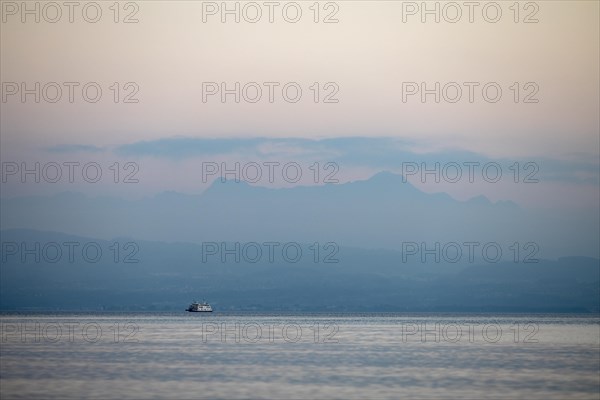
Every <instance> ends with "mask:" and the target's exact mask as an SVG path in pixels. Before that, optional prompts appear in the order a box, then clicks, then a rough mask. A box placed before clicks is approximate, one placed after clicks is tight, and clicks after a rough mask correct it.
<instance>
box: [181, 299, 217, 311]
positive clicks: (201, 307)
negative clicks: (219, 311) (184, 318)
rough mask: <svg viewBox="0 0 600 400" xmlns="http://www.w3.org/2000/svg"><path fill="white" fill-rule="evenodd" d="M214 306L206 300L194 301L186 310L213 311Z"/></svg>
mask: <svg viewBox="0 0 600 400" xmlns="http://www.w3.org/2000/svg"><path fill="white" fill-rule="evenodd" d="M212 310H213V309H212V307H211V306H210V304H208V303H207V302H206V301H202V303H198V302H197V301H194V302H193V303H192V304H190V306H189V307H188V308H186V310H185V311H189V312H212Z"/></svg>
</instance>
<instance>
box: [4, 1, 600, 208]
mask: <svg viewBox="0 0 600 400" xmlns="http://www.w3.org/2000/svg"><path fill="white" fill-rule="evenodd" d="M28 4H29V7H31V8H33V7H34V2H31V3H28ZM45 4H47V3H44V2H42V3H40V6H39V7H40V22H39V23H36V22H35V21H34V19H35V15H27V14H26V15H22V14H23V13H22V11H23V10H22V9H21V3H20V2H6V1H3V2H2V18H3V19H2V24H1V30H2V31H1V39H0V43H1V53H2V54H1V56H2V57H1V61H0V63H1V64H0V66H1V80H2V83H3V88H2V89H3V92H2V96H3V102H2V103H1V107H2V109H1V113H2V115H1V117H2V118H1V125H0V128H1V143H2V150H1V155H2V159H3V160H10V161H22V160H25V161H33V160H42V161H43V160H46V161H47V160H53V159H57V160H58V159H59V155H58V154H61V156H60V157H62V158H60V160H62V161H64V159H65V157H67V158H68V157H71V158H72V157H75V155H78V157H80V158H81V157H84V158H87V159H90V157H91V158H94V159H101V158H102V159H105V160H108V161H106V163H107V165H110V162H111V161H110V160H111V159H115V158H116V157H123V156H124V154H126V155H127V156H128V157H130V158H131V157H140V158H139V159H138V158H136V160H142V161H143V163H144V168H143V171H142V172H145V173H146V176H147V177H150V178H148V179H147V180H146V182H149V181H152V178H154V183H153V185H152V187H151V188H146V189H147V191H149V192H159V191H161V190H167V189H169V190H171V189H174V190H180V191H188V192H193V191H198V190H199V189H200V188H201V187H202V185H198V182H197V179H195V177H196V176H195V175H186V174H185V173H181V174H178V175H177V176H176V177H174V176H173V174H172V171H174V170H178V169H177V168H179V167H181V165H182V164H181V163H183V162H188V163H193V162H195V164H190V165H193V166H195V167H190V165H188V166H187V168H188V169H185V170H184V171H189V170H190V169H189V168H196V169H195V171H196V172H197V168H198V162H199V161H201V160H202V157H208V156H210V157H212V158H214V157H215V156H219V155H220V156H221V159H223V160H225V159H227V160H235V159H236V157H238V159H242V158H244V157H245V158H246V159H248V157H249V156H248V154H245V153H244V150H243V149H242V150H240V149H237V150H235V151H234V150H231V149H228V150H227V151H225V152H219V151H214V152H212V153H211V152H208V153H206V152H204V153H202V152H196V153H194V152H193V151H192V155H193V156H194V157H196V160H195V161H190V158H189V157H190V155H189V154H188V155H187V156H186V157H181V154H180V153H179V151H180V147H181V142H177V141H176V140H175V142H172V141H168V140H167V141H166V142H165V141H164V139H169V140H172V139H170V138H174V137H180V138H205V139H206V138H211V139H218V138H257V137H263V138H312V139H322V138H336V137H362V138H382V137H385V138H388V139H389V140H391V141H392V142H394V141H397V142H398V143H403V145H402V146H401V149H400V150H397V149H396V150H397V151H396V150H394V151H396V153H394V151H391V153H389V154H386V155H385V157H387V158H388V159H387V161H386V162H378V161H377V159H378V157H379V154H382V153H381V152H377V151H375V152H374V153H372V154H371V155H370V157H369V159H368V160H365V158H364V154H361V153H360V152H359V151H358V149H360V146H357V147H353V148H351V149H348V148H344V149H338V150H336V151H334V150H335V149H333V150H332V149H331V148H329V149H327V151H323V149H322V146H320V145H319V144H318V143H310V142H309V143H308V144H307V143H302V144H298V143H297V142H294V141H290V142H285V143H275V144H274V143H269V142H264V143H261V144H260V146H259V147H258V149H259V150H260V151H259V153H255V152H254V150H256V149H254V150H253V152H251V153H250V155H256V154H259V155H262V156H265V157H271V158H272V157H281V158H286V159H290V158H294V157H296V158H298V157H299V156H298V155H302V157H303V159H306V160H307V162H308V160H310V157H309V156H310V155H311V154H317V158H318V159H319V160H337V161H339V160H342V161H343V162H345V167H346V168H345V169H342V171H341V172H340V176H341V177H342V178H344V179H345V180H352V179H359V178H366V177H368V176H369V175H371V174H373V173H375V172H377V171H378V170H381V169H387V170H392V171H395V172H400V169H399V165H400V164H401V162H402V161H404V160H406V158H407V154H412V153H414V154H417V155H418V154H422V153H424V152H425V153H427V152H433V153H431V154H430V155H427V156H426V157H425V158H427V159H428V160H430V161H432V162H434V161H435V160H436V157H438V158H439V157H442V158H443V159H446V160H448V159H449V157H450V158H451V157H453V156H454V157H462V158H461V159H463V160H464V159H465V158H464V154H465V153H464V152H471V153H466V154H471V157H473V156H474V155H476V156H477V157H481V159H487V158H490V159H491V158H494V159H497V160H499V159H501V160H508V161H506V163H505V165H510V163H512V162H514V161H528V160H530V161H538V162H540V163H541V165H543V166H544V168H545V169H542V171H541V174H542V176H546V177H549V176H550V177H551V178H548V180H546V181H545V183H546V185H545V186H542V185H538V186H536V189H535V190H536V192H535V193H531V191H532V190H533V189H531V188H530V189H524V188H523V187H513V188H512V190H507V189H506V188H502V189H501V188H500V186H499V185H497V186H488V188H487V189H486V190H480V189H476V190H474V189H473V187H466V188H463V189H461V190H460V191H457V189H456V185H454V186H450V187H444V186H441V185H438V186H436V187H435V188H433V189H432V188H429V189H428V190H431V191H440V190H448V191H449V192H450V193H451V194H453V195H454V196H455V197H458V198H468V197H470V196H473V195H476V194H480V193H484V194H486V195H488V196H490V198H492V199H495V200H501V199H513V200H515V201H518V202H521V203H524V204H530V205H531V204H536V203H538V204H545V201H544V200H545V199H551V201H552V202H555V203H556V204H563V205H564V204H568V205H570V206H573V205H576V206H580V205H585V206H594V205H595V204H597V201H598V172H597V165H598V157H599V129H600V128H599V125H598V124H599V121H598V109H599V108H600V104H599V84H600V82H599V48H600V43H599V37H600V33H599V29H598V27H599V22H598V13H599V3H598V2H597V1H568V2H566V1H565V2H562V1H538V2H520V3H519V4H518V7H517V8H514V4H513V2H496V3H493V2H480V3H478V5H477V6H476V7H475V8H474V9H473V10H471V11H472V18H473V22H469V18H470V15H469V13H470V9H469V8H468V7H466V6H464V5H463V2H457V3H452V2H450V3H449V2H439V3H436V2H428V3H427V4H428V7H430V9H433V8H434V7H436V4H437V5H438V7H439V10H440V22H439V23H436V22H435V15H432V14H423V13H422V12H421V11H422V10H420V7H421V2H416V3H412V2H392V1H337V2H329V3H327V2H321V3H319V7H318V9H319V15H318V18H317V19H318V20H319V22H318V23H315V22H314V19H315V17H316V15H315V7H314V5H313V2H310V1H300V2H296V3H293V2H279V3H278V5H276V6H274V8H273V14H272V17H273V22H272V23H270V22H269V8H268V7H267V6H265V5H264V4H263V2H257V3H252V4H250V5H248V4H249V3H248V2H242V3H239V5H238V7H239V9H240V22H239V23H236V22H235V21H234V18H235V15H232V14H230V15H224V16H223V15H221V11H222V10H221V8H222V3H221V2H216V3H211V2H201V1H178V2H177V1H176V2H166V1H148V2H131V3H125V2H121V3H120V9H119V15H118V18H117V19H118V20H119V22H118V23H115V22H114V18H115V13H114V9H111V8H109V7H111V6H112V5H113V3H112V2H98V4H99V7H100V9H101V12H102V14H101V16H100V18H99V21H98V22H96V23H89V22H87V21H86V19H85V18H87V19H88V20H93V19H94V18H95V15H96V14H95V12H96V10H95V9H94V8H93V7H88V8H87V9H86V13H85V15H84V13H83V8H84V7H83V5H84V4H87V3H81V4H82V5H81V6H80V7H78V8H75V9H74V10H73V22H72V23H70V22H69V10H68V8H66V7H64V6H62V8H61V13H62V15H61V18H60V19H59V18H58V17H57V14H56V9H55V8H52V7H46V8H44V5H45ZM58 4H62V3H58ZM255 4H258V6H259V8H260V11H261V13H262V14H261V18H260V19H259V20H258V22H256V23H251V22H248V21H247V20H248V19H254V18H257V14H256V10H257V8H256V7H255V6H254V5H255ZM456 4H458V6H459V8H460V12H461V17H460V18H458V14H456V12H457V10H458V9H457V8H456V7H455V5H456ZM227 7H229V8H230V9H233V8H234V7H236V2H227ZM311 7H312V8H311ZM415 7H417V8H419V9H417V8H415ZM510 7H513V8H510ZM284 8H285V9H286V12H285V13H284V12H283V9H284ZM298 8H299V9H300V10H301V12H302V14H301V17H300V19H299V21H298V22H296V23H291V22H288V21H286V18H287V19H288V20H293V19H294V18H296V10H297V9H298ZM498 8H499V9H500V11H501V15H500V16H499V17H498V18H496V15H497V14H496V11H497V9H498ZM484 9H485V10H486V11H485V12H484ZM516 9H518V15H516V13H515V12H516ZM127 16H129V18H130V19H137V20H138V22H137V23H123V20H124V19H125V18H126V17H127ZM84 17H85V18H84ZM222 17H225V18H226V22H225V23H223V22H222V21H221V18H222ZM21 18H25V23H23V22H22V21H21ZM54 18H56V19H59V20H58V22H56V23H50V22H48V21H47V20H51V19H54ZM422 18H426V20H425V23H423V22H422ZM515 18H516V19H517V21H518V22H515ZM203 19H205V20H206V22H203ZM325 19H328V20H336V19H337V21H338V22H337V23H324V22H323V21H324V20H325ZM452 19H457V22H455V23H452V22H449V21H448V20H452ZM494 19H498V22H495V23H492V22H489V21H492V20H494ZM403 20H404V21H405V22H404V21H403ZM525 20H529V21H530V22H532V21H537V22H534V23H524V21H525ZM35 82H40V91H39V94H40V97H41V101H40V103H36V102H35V101H34V96H35V95H34V94H29V95H26V96H25V100H26V101H25V103H22V102H21V89H22V87H21V84H22V83H25V86H26V87H27V88H30V89H31V88H34V87H35ZM49 82H56V83H57V84H56V85H54V84H50V85H49V86H47V88H46V92H44V89H43V87H44V85H47V84H48V83H49ZM64 82H75V83H76V84H78V86H73V87H74V92H73V96H74V98H73V103H70V102H69V86H67V85H65V84H64ZM89 82H96V83H97V86H99V87H100V88H101V89H102V96H101V97H100V98H99V101H98V102H96V103H89V102H87V101H85V100H84V98H83V97H82V96H83V95H82V88H83V86H84V85H85V84H86V83H89ZM115 82H118V84H119V85H118V86H119V93H118V98H117V100H118V102H117V103H115V102H114V96H115V94H116V93H115V92H116V90H115V86H112V85H113V84H114V83H115ZM207 82H209V83H210V82H214V83H216V85H214V86H210V85H212V84H209V86H207V85H206V83H207ZM223 82H224V83H225V85H226V88H229V89H232V88H234V87H235V82H240V96H241V101H240V103H236V102H235V101H234V95H233V94H230V95H227V96H226V97H225V100H226V102H225V103H223V102H222V101H221V97H220V93H216V94H214V95H208V94H207V92H206V90H207V89H213V90H214V89H218V90H220V89H221V88H220V85H221V83H223ZM251 82H256V83H257V85H253V84H251V85H249V86H247V91H246V92H243V87H244V85H246V84H248V83H251ZM264 82H272V84H270V85H271V86H268V85H265V84H264ZM290 82H295V83H296V84H297V86H298V87H300V88H301V90H302V96H301V97H300V99H299V101H298V102H295V103H294V102H288V101H286V100H285V99H284V97H283V94H282V88H283V87H284V85H286V83H290ZM315 82H317V86H313V85H314V83H315ZM436 82H440V96H441V98H440V103H436V102H435V101H434V97H435V95H434V94H429V95H426V97H425V100H426V101H425V103H423V102H422V98H421V96H420V94H421V93H420V92H419V93H416V94H414V95H408V94H407V90H409V89H412V90H413V91H414V89H415V88H416V89H418V90H419V91H420V90H421V89H422V87H421V84H422V83H424V84H425V88H426V89H427V88H428V89H433V88H434V87H435V83H436ZM451 82H455V83H456V84H450V85H447V84H448V83H451ZM465 82H471V83H470V84H469V85H470V86H469V85H466V84H465ZM515 82H517V85H516V86H514V84H515ZM127 83H130V85H129V86H126V84H127ZM203 83H204V85H203ZM413 83H414V84H413ZM76 84H73V85H76ZM486 84H488V86H487V87H488V90H489V91H488V92H486V94H487V95H488V99H493V97H494V96H495V90H496V88H498V87H499V88H500V89H501V90H502V96H501V98H499V100H498V101H497V102H492V101H486V99H485V98H484V94H483V92H482V90H483V87H484V86H485V85H486ZM445 85H446V89H443V87H444V86H445ZM56 86H60V87H61V90H62V97H61V99H60V100H59V101H57V102H56V103H49V102H48V101H46V100H45V98H53V97H55V96H56ZM256 86H259V87H260V88H261V90H262V97H261V98H260V100H258V101H257V102H256V103H251V102H249V101H245V100H244V94H245V95H246V98H250V99H252V98H255V97H256V95H257V92H256ZM457 86H458V87H459V88H460V90H461V91H462V95H461V97H459V98H458V100H457V102H455V103H451V102H449V101H447V100H446V99H450V100H451V99H455V98H457V97H456V96H457V95H458V92H457V91H456V87H457ZM269 87H273V90H274V91H273V102H272V103H271V102H270V101H269ZM295 87H296V86H295V85H293V86H292V89H291V90H290V91H288V92H286V93H287V94H288V95H289V96H288V98H292V97H293V96H294V93H295V92H294V91H295ZM316 87H318V88H319V99H318V100H319V101H318V102H317V103H315V101H314V96H315V92H316ZM470 87H472V88H473V101H472V102H470V101H469V88H470ZM490 87H491V89H490ZM517 87H518V96H517V100H518V102H515V95H516V88H517ZM203 88H204V92H203ZM15 89H17V90H18V91H17V92H16V93H15V94H12V93H13V92H14V91H15ZM288 89H289V88H288ZM444 90H446V91H444ZM94 91H95V89H94V87H92V88H91V89H90V91H89V92H88V95H89V96H91V97H93V96H94V95H95V93H94ZM134 92H135V93H134ZM242 92H243V93H242ZM90 93H91V94H90ZM203 93H204V95H205V99H203ZM490 93H491V94H490ZM128 94H132V97H131V98H130V99H134V100H138V102H137V103H124V102H123V100H125V98H126V96H127V95H128ZM328 95H330V97H329V99H330V100H337V102H333V103H325V102H324V99H325V98H327V96H328ZM203 100H205V101H203ZM403 100H404V101H403ZM525 100H529V101H532V100H533V101H537V102H531V103H526V102H524V101H525ZM378 140H379V139H374V141H373V142H364V143H363V145H364V146H366V147H369V146H374V147H373V148H374V149H377V148H380V147H378V146H381V143H379V142H378ZM140 142H150V143H155V144H159V145H162V144H164V143H171V144H173V143H175V145H174V146H167V147H165V151H162V152H161V153H160V154H151V152H150V153H148V152H147V151H145V150H144V147H143V146H142V147H141V148H140V147H139V146H138V147H135V146H134V147H126V146H127V145H136V144H139V143H140ZM177 143H179V144H177ZM183 143H184V144H183V145H184V146H186V145H187V144H186V142H183ZM378 143H379V144H378ZM205 144H206V143H204V142H198V143H195V144H194V145H195V146H204V145H205ZM82 145H83V146H95V147H69V146H82ZM56 146H59V147H58V148H57V147H56ZM60 146H63V147H60ZM123 146H125V147H123ZM192 147H193V146H192ZM315 147H316V148H318V149H317V150H318V151H317V150H315ZM124 148H125V149H129V150H132V149H133V150H132V151H130V152H129V153H126V152H123V151H122V150H123V149H124ZM382 148H385V146H383V147H382ZM49 149H53V150H52V151H49ZM57 149H62V150H61V151H59V152H57V151H56V150H57ZM393 149H395V147H394V146H392V150H393ZM90 150H92V151H90ZM169 151H170V152H171V153H170V154H169ZM315 152H316V153H315ZM225 153H226V154H225ZM65 154H66V155H65ZM307 154H308V156H307ZM439 154H443V156H439ZM144 157H145V158H144ZM361 157H362V158H361ZM394 157H395V158H394ZM402 157H404V158H402ZM415 157H416V156H415ZM181 158H185V160H182V159H181ZM192 158H193V157H192ZM543 160H545V161H543ZM542 161H543V163H542ZM140 162H141V161H140ZM561 163H562V164H561ZM307 165H310V164H307ZM582 166H583V167H582ZM192 170H194V169H192ZM165 171H171V172H170V173H169V174H170V175H169V174H167V173H165ZM179 171H181V169H179ZM168 176H171V178H165V177H168ZM157 177H160V179H159V180H158V181H157ZM5 187H6V186H5ZM138 188H139V187H138ZM452 191H454V192H455V193H452ZM16 193H17V192H14V194H16ZM10 194H13V192H11V193H7V191H4V192H3V196H5V195H10ZM125 194H126V193H125Z"/></svg>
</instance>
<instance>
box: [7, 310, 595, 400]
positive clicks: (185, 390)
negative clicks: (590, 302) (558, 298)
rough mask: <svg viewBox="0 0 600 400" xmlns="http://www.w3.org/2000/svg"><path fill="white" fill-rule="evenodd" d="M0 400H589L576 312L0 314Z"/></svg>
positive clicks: (589, 345)
mask: <svg viewBox="0 0 600 400" xmlns="http://www.w3.org/2000/svg"><path fill="white" fill-rule="evenodd" d="M0 324H1V326H0V333H1V335H2V337H1V338H0V345H1V348H0V397H1V398H2V399H3V400H4V399H11V398H23V399H35V398H45V399H46V398H60V399H79V398H98V399H139V398H171V399H173V398H177V399H188V398H189V399H192V398H194V399H197V398H226V399H233V398H294V399H295V398H302V399H305V398H339V399H358V398H361V399H362V398H369V399H386V398H389V399H397V398H410V399H432V398H461V399H486V398H494V399H496V398H502V399H513V398H515V399H516V398H528V399H574V398H582V399H598V398H599V396H600V393H599V392H600V339H599V338H600V318H599V317H598V316H597V315H595V316H584V315H540V314H538V315H496V316H481V315H450V314H443V315H430V314H424V315H418V314H248V313H245V314H237V315H236V314H221V313H213V314H191V313H171V314H165V313H163V314H149V313H143V314H125V313H101V314H74V313H72V314H64V313H63V314H51V315H49V314H3V315H0Z"/></svg>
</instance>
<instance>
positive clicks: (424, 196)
mask: <svg viewBox="0 0 600 400" xmlns="http://www.w3.org/2000/svg"><path fill="white" fill-rule="evenodd" d="M0 209H1V213H2V221H1V224H0V226H1V228H2V229H15V228H27V229H37V230H49V231H58V232H68V233H71V234H77V235H83V236H89V237H96V238H104V239H109V238H112V237H117V236H129V237H134V238H136V239H138V240H155V241H164V242H178V241H180V242H191V243H201V242H206V241H222V240H225V241H243V242H248V241H257V242H261V241H268V240H279V241H297V242H301V243H312V242H336V243H338V244H339V245H341V246H350V247H359V248H372V249H377V248H386V249H391V250H401V248H402V243H404V242H421V241H425V242H427V243H435V242H440V243H442V244H443V243H447V242H458V243H462V242H465V241H475V242H481V243H486V242H491V241H496V242H498V243H501V244H502V246H503V247H508V246H510V245H511V244H512V243H514V242H518V243H520V244H523V243H528V242H534V243H536V244H537V245H538V246H539V255H540V256H542V257H545V258H557V257H564V256H571V255H581V256H591V257H598V241H599V240H600V238H599V232H598V229H597V227H598V224H599V222H598V221H597V220H596V219H595V217H593V216H589V215H586V214H585V213H581V215H579V214H576V213H572V215H564V214H558V213H556V212H552V211H547V210H544V211H541V210H532V209H523V208H519V207H518V206H517V205H516V204H514V203H512V202H498V203H494V204H493V203H491V202H490V201H489V200H488V199H487V198H485V197H483V196H480V197H477V198H474V199H471V200H469V201H465V202H463V201H457V200H454V199H453V198H451V197H450V196H448V195H447V194H444V193H438V194H428V193H425V192H422V191H420V190H418V189H416V188H415V187H414V186H412V185H411V184H409V183H405V182H403V179H402V176H400V175H395V174H391V173H386V172H383V173H379V174H377V175H375V176H374V177H372V178H371V179H369V180H365V181H355V182H350V183H345V184H328V185H324V186H298V187H292V188H283V189H281V188H280V189H272V188H265V187H260V186H253V185H249V184H247V183H244V182H235V181H226V182H224V183H222V182H221V181H220V180H216V181H215V183H214V184H213V185H212V186H211V187H210V188H209V189H207V190H206V191H205V192H204V193H202V194H201V195H186V194H181V193H175V192H164V193H161V194H158V195H156V196H154V197H147V198H143V199H141V200H133V201H131V200H124V199H120V198H116V197H87V196H86V195H84V194H81V193H73V192H65V193H61V194H58V195H55V196H50V197H43V196H30V197H18V198H5V199H2V202H1V206H0Z"/></svg>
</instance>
